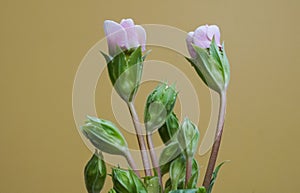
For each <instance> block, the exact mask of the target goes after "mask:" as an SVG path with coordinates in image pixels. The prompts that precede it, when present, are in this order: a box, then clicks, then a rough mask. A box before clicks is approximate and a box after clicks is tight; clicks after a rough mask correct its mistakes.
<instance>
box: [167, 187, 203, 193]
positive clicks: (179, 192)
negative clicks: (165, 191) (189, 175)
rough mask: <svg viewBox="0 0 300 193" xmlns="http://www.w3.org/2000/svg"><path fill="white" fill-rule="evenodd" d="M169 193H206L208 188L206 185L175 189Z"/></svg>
mask: <svg viewBox="0 0 300 193" xmlns="http://www.w3.org/2000/svg"><path fill="white" fill-rule="evenodd" d="M169 193H206V190H205V188H204V187H200V188H197V189H182V190H173V191H170V192H169Z"/></svg>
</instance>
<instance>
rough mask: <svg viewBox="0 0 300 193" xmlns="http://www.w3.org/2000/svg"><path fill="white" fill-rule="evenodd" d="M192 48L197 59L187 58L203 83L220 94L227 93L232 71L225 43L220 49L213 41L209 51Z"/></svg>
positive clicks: (196, 47) (194, 46)
mask: <svg viewBox="0 0 300 193" xmlns="http://www.w3.org/2000/svg"><path fill="white" fill-rule="evenodd" d="M192 46H193V48H194V50H195V53H196V58H187V60H188V61H189V62H190V63H191V64H192V66H193V67H194V68H195V70H196V71H197V73H198V75H199V76H200V77H201V79H202V80H203V82H204V83H205V84H206V85H207V86H208V87H209V88H211V89H213V90H215V91H216V92H218V93H221V92H224V91H226V89H227V87H228V84H229V79H230V69H229V62H228V59H227V56H226V52H225V47H224V43H223V45H222V47H221V48H219V46H218V45H217V44H216V42H215V39H213V40H212V43H211V44H210V48H209V49H203V48H200V47H198V46H196V45H192Z"/></svg>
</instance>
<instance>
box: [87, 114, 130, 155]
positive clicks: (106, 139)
mask: <svg viewBox="0 0 300 193" xmlns="http://www.w3.org/2000/svg"><path fill="white" fill-rule="evenodd" d="M87 118H88V119H87V121H86V123H85V125H83V126H82V127H81V131H82V132H83V134H84V135H85V136H86V137H87V138H88V139H89V140H90V142H91V143H92V144H93V145H94V146H95V147H96V148H97V149H99V150H101V151H103V152H106V153H110V154H115V155H126V153H127V152H128V148H127V147H128V146H127V142H126V140H125V138H124V136H123V135H122V133H121V132H120V131H119V129H118V128H117V127H116V126H115V125H114V124H113V123H112V122H110V121H107V120H103V119H99V118H96V117H90V116H87Z"/></svg>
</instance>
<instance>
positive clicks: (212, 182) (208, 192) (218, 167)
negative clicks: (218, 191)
mask: <svg viewBox="0 0 300 193" xmlns="http://www.w3.org/2000/svg"><path fill="white" fill-rule="evenodd" d="M226 162H228V161H224V162H222V163H220V164H219V165H218V166H217V167H216V169H215V171H214V172H213V175H212V178H211V180H210V185H209V188H208V190H207V193H211V191H212V188H213V186H214V184H215V182H216V180H217V177H218V173H219V170H220V169H221V167H222V165H223V164H225V163H226Z"/></svg>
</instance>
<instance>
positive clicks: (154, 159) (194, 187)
mask: <svg viewBox="0 0 300 193" xmlns="http://www.w3.org/2000/svg"><path fill="white" fill-rule="evenodd" d="M104 31H105V34H106V38H107V43H108V50H109V53H108V54H105V53H103V52H101V53H102V54H103V56H104V57H105V59H106V62H107V69H108V74H109V77H110V80H111V83H112V85H113V87H114V89H115V90H116V91H117V93H118V95H119V96H120V97H121V98H122V99H123V101H124V102H125V103H126V104H127V106H128V109H129V111H130V114H131V118H132V121H133V124H134V127H135V134H136V137H137V141H138V144H139V148H140V153H141V158H142V163H143V166H144V167H143V168H144V173H143V175H142V174H141V173H142V172H141V171H139V170H138V168H137V166H136V164H135V160H134V159H133V157H132V155H131V153H130V151H129V149H128V145H127V141H126V139H125V137H124V136H123V134H122V133H121V131H120V130H119V129H118V128H117V127H116V126H115V124H114V123H112V122H110V121H108V120H103V119H101V118H97V117H91V116H87V120H86V122H85V124H84V125H82V126H81V131H82V133H83V134H84V136H85V137H86V138H87V139H88V140H89V141H90V142H91V144H92V145H93V146H94V148H95V153H94V154H93V156H92V158H91V159H90V160H89V162H88V163H87V165H86V167H85V170H84V177H85V184H86V189H87V191H88V192H89V193H99V192H101V190H102V188H103V186H104V183H105V180H106V177H107V169H106V164H105V162H104V156H103V154H102V152H105V153H108V154H112V155H117V156H123V157H124V158H125V159H126V160H127V163H128V166H129V167H128V168H127V169H126V168H120V167H116V166H114V167H112V171H111V173H110V174H109V175H110V176H111V180H112V182H113V187H112V188H111V190H110V191H109V193H211V192H212V188H213V186H214V183H215V180H216V177H217V174H218V171H219V169H220V167H221V166H222V165H223V163H224V162H223V163H221V164H220V165H218V166H217V167H215V164H216V160H217V155H218V151H219V147H220V142H221V137H222V133H223V126H224V117H225V108H226V92H227V88H228V84H229V77H230V71H229V62H228V59H227V56H226V53H225V47H224V44H221V43H220V30H219V28H218V27H217V26H216V25H211V26H208V25H205V26H200V27H199V28H197V29H196V30H195V32H189V33H188V34H187V38H186V43H187V48H188V51H189V53H190V55H191V58H188V57H186V59H187V60H188V61H189V62H190V63H191V64H192V66H193V67H194V68H195V70H196V72H197V73H198V75H199V76H200V78H201V79H202V80H203V82H204V83H205V84H206V85H207V86H208V87H209V88H210V89H212V90H214V91H216V92H217V93H218V94H219V96H220V110H219V119H218V125H217V130H216V134H215V140H214V144H213V147H212V151H211V156H210V159H209V163H208V167H207V170H206V174H205V178H204V182H203V184H202V186H199V185H198V178H199V168H200V167H199V164H198V162H197V160H196V159H195V158H194V156H195V152H196V150H197V147H198V143H199V136H200V132H199V130H198V128H197V126H196V125H195V124H194V123H193V122H191V121H190V119H189V118H188V117H186V118H184V120H183V121H182V123H180V121H179V120H178V118H177V116H176V114H175V111H174V106H175V103H176V99H177V96H178V92H177V91H176V88H175V85H168V84H166V83H160V84H159V85H158V86H157V87H156V88H155V89H154V90H153V91H152V92H151V93H150V94H149V96H148V98H147V100H146V104H145V110H144V123H145V128H142V126H141V124H139V123H140V121H139V117H138V115H137V112H136V108H135V104H134V101H135V96H136V93H137V90H138V88H139V85H140V82H141V77H142V71H143V62H144V61H145V59H146V57H145V56H146V54H145V55H143V52H145V51H146V31H145V29H144V28H143V27H141V26H140V25H135V24H134V22H133V20H132V19H123V20H122V21H121V22H120V23H116V22H114V21H110V20H107V21H105V22H104ZM156 130H158V132H159V135H160V138H161V140H162V141H163V143H164V149H163V151H162V152H161V154H160V155H159V157H158V156H157V155H156V153H155V151H154V144H153V139H152V135H153V132H154V131H156ZM143 133H145V136H144V135H143ZM148 153H149V155H150V156H148ZM166 174H168V175H166Z"/></svg>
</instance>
